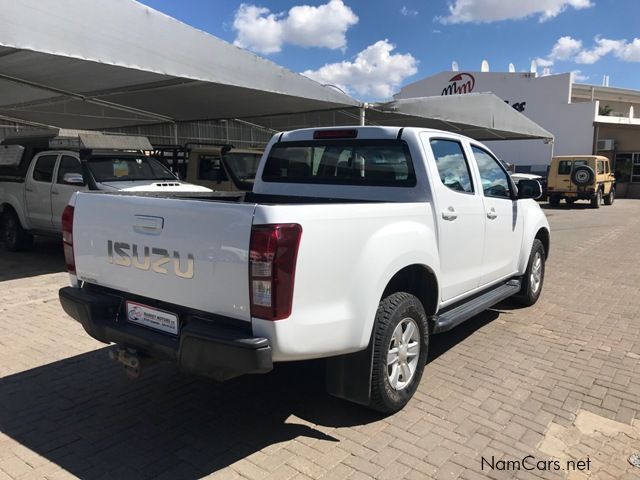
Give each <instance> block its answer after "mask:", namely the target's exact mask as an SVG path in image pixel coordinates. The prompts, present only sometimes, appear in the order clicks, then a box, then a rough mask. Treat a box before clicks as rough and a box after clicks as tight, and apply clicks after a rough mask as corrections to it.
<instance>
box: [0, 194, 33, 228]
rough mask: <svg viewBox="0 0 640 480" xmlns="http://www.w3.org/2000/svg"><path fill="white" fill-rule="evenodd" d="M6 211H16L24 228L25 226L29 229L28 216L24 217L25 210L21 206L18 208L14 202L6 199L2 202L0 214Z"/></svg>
mask: <svg viewBox="0 0 640 480" xmlns="http://www.w3.org/2000/svg"><path fill="white" fill-rule="evenodd" d="M5 212H13V213H15V214H16V216H17V217H18V221H19V222H20V225H21V226H22V228H24V229H25V230H27V229H28V225H27V222H26V218H25V217H24V212H23V211H22V209H21V208H16V207H15V205H14V204H13V203H11V202H8V201H4V202H2V203H0V215H2V214H4V213H5Z"/></svg>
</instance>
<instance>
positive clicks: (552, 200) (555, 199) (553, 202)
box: [549, 195, 560, 207]
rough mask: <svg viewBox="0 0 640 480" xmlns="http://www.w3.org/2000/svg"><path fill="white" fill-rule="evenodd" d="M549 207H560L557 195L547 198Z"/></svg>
mask: <svg viewBox="0 0 640 480" xmlns="http://www.w3.org/2000/svg"><path fill="white" fill-rule="evenodd" d="M549 205H551V206H552V207H557V206H558V205H560V196H559V195H550V196H549Z"/></svg>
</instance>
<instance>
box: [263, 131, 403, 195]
mask: <svg viewBox="0 0 640 480" xmlns="http://www.w3.org/2000/svg"><path fill="white" fill-rule="evenodd" d="M262 180H263V181H265V182H283V183H322V184H334V185H371V186H414V185H415V183H416V178H415V173H414V170H413V164H412V163H411V155H410V154H409V149H408V147H407V145H406V143H405V142H403V141H402V140H315V141H302V142H282V143H278V144H276V145H274V146H273V148H272V149H271V151H270V152H269V157H268V158H267V161H266V163H265V167H264V172H263V174H262Z"/></svg>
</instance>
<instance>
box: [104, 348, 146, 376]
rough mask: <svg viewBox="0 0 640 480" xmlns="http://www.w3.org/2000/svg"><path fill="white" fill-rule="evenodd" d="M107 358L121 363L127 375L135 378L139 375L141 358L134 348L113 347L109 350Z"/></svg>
mask: <svg viewBox="0 0 640 480" xmlns="http://www.w3.org/2000/svg"><path fill="white" fill-rule="evenodd" d="M109 358H110V359H111V360H113V361H115V362H118V363H120V364H122V366H123V367H124V371H125V373H126V374H127V377H129V378H131V379H136V378H138V377H139V376H140V370H141V369H142V358H141V357H140V356H139V355H138V353H137V352H136V351H135V350H134V349H132V348H125V347H121V346H116V347H113V348H112V349H110V350H109Z"/></svg>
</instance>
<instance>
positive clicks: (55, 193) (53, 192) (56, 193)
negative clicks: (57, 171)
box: [51, 190, 60, 195]
mask: <svg viewBox="0 0 640 480" xmlns="http://www.w3.org/2000/svg"><path fill="white" fill-rule="evenodd" d="M51 195H60V192H56V191H55V190H51Z"/></svg>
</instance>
